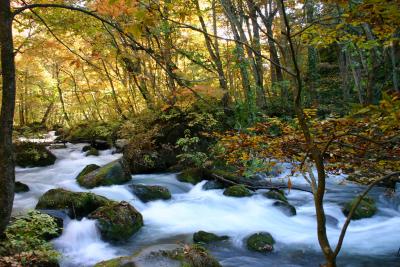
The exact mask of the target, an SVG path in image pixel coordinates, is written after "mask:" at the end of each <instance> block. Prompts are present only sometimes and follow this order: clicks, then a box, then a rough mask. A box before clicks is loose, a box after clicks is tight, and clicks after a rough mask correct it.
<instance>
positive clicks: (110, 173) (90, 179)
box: [77, 160, 132, 189]
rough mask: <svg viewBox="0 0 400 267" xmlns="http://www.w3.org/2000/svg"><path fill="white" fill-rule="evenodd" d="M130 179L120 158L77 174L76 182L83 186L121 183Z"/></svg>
mask: <svg viewBox="0 0 400 267" xmlns="http://www.w3.org/2000/svg"><path fill="white" fill-rule="evenodd" d="M131 179H132V177H131V175H130V173H129V170H127V169H126V168H125V166H124V164H123V162H122V160H116V161H113V162H111V163H109V164H107V165H105V166H103V167H101V168H98V169H95V170H93V171H91V172H89V173H87V174H85V175H78V177H77V182H78V184H79V185H80V186H83V187H85V188H89V189H90V188H94V187H97V186H108V185H114V184H123V183H126V182H128V181H130V180H131Z"/></svg>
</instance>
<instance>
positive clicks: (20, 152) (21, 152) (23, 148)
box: [14, 142, 57, 168]
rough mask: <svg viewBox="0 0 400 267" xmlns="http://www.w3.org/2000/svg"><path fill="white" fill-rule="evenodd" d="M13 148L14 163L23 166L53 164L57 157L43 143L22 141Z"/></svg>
mask: <svg viewBox="0 0 400 267" xmlns="http://www.w3.org/2000/svg"><path fill="white" fill-rule="evenodd" d="M14 149H15V161H16V164H17V165H18V166H20V167H23V168H26V167H44V166H49V165H53V164H54V162H55V161H56V159H57V158H56V156H54V154H53V153H51V152H50V151H49V150H48V149H47V148H46V146H45V145H43V144H37V143H31V142H22V143H18V144H16V145H15V146H14Z"/></svg>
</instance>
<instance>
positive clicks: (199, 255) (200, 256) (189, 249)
mask: <svg viewBox="0 0 400 267" xmlns="http://www.w3.org/2000/svg"><path fill="white" fill-rule="evenodd" d="M161 253H162V254H163V255H164V256H166V257H168V258H171V259H174V260H178V261H179V262H181V266H183V267H221V264H220V263H219V262H218V261H217V260H216V259H215V258H214V257H213V256H212V255H211V254H210V253H209V252H208V251H207V250H206V249H205V248H204V247H202V246H200V245H197V244H194V245H191V246H185V247H184V248H178V249H175V250H171V251H163V252H161Z"/></svg>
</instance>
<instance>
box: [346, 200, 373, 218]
mask: <svg viewBox="0 0 400 267" xmlns="http://www.w3.org/2000/svg"><path fill="white" fill-rule="evenodd" d="M357 199H358V198H355V199H353V200H352V201H349V202H347V203H345V204H344V206H343V207H342V211H343V214H344V215H346V216H348V215H349V213H350V210H351V208H352V207H353V205H354V203H355V202H356V201H357ZM375 213H376V205H375V201H374V200H373V199H372V198H370V197H364V198H363V199H362V200H361V202H360V204H359V205H358V207H357V209H356V210H355V212H354V214H353V216H352V217H351V219H352V220H359V219H364V218H370V217H372V216H374V215H375Z"/></svg>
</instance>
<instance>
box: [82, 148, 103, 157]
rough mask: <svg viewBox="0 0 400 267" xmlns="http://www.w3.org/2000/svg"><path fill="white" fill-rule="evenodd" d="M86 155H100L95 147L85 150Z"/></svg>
mask: <svg viewBox="0 0 400 267" xmlns="http://www.w3.org/2000/svg"><path fill="white" fill-rule="evenodd" d="M85 155H86V157H88V156H96V157H97V156H98V155H100V154H99V151H98V150H97V149H96V148H93V147H92V148H90V149H89V150H88V151H87V152H86V154H85Z"/></svg>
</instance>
